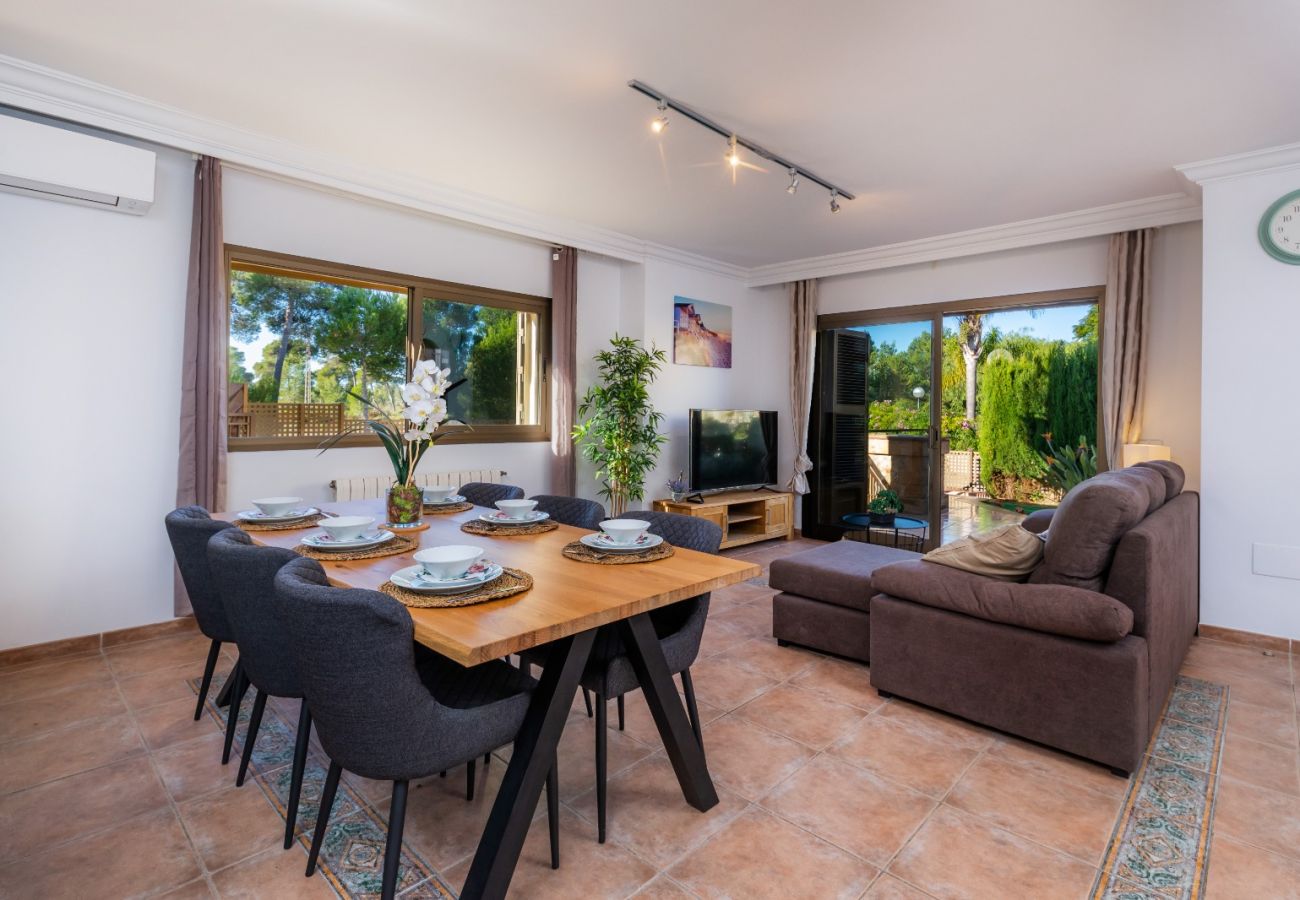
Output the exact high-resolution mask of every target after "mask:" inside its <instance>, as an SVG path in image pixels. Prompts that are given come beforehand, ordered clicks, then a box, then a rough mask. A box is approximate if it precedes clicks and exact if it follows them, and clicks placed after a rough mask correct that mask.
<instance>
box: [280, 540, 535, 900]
mask: <svg viewBox="0 0 1300 900" xmlns="http://www.w3.org/2000/svg"><path fill="white" fill-rule="evenodd" d="M275 604H276V609H277V611H278V613H279V616H280V621H281V622H282V623H283V625H284V627H285V630H286V631H287V632H288V634H289V637H290V642H289V643H290V647H291V648H292V654H293V658H294V662H295V664H296V666H297V670H298V676H299V678H300V679H301V681H302V688H303V693H304V694H305V695H306V697H307V707H308V709H310V710H311V716H312V721H313V722H315V724H316V734H317V737H318V738H319V739H320V745H321V747H322V749H323V750H324V751H325V753H326V755H327V756H328V757H329V760H330V765H329V772H328V774H327V775H326V778H325V787H324V791H323V792H322V795H321V801H320V813H319V814H318V815H317V818H316V831H315V835H314V836H313V838H312V843H311V852H310V854H309V855H308V858H307V874H308V875H311V874H312V873H313V872H314V871H315V870H316V860H317V858H318V857H319V855H320V848H321V843H322V841H323V840H324V837H325V832H326V829H327V828H328V825H329V815H330V809H331V807H332V806H333V804H334V795H335V792H336V791H337V789H338V783H339V776H340V775H341V773H342V771H343V770H344V769H347V770H348V771H349V772H353V773H355V774H357V775H360V776H362V777H364V778H373V779H377V780H381V781H392V782H393V799H392V803H391V805H390V808H389V815H388V840H387V842H386V846H385V854H384V871H383V887H382V891H383V893H382V896H383V897H385V898H389V897H392V896H393V891H394V888H395V885H396V883H397V874H398V872H397V870H398V862H399V860H400V858H401V850H402V827H403V824H404V822H405V819H406V795H407V784H408V782H409V781H410V779H412V778H423V777H425V776H428V775H432V774H434V773H436V772H439V771H445V770H447V769H450V768H452V767H454V766H458V765H460V764H462V763H468V762H469V761H470V760H473V759H476V758H477V757H479V756H481V755H483V754H484V753H488V752H490V751H492V750H493V749H495V748H497V747H500V746H502V745H504V744H507V743H510V742H512V741H513V740H514V739H515V736H516V735H517V734H518V733H519V729H520V727H521V726H522V725H523V722H524V716H525V714H526V712H527V710H528V704H529V701H530V699H531V694H532V691H533V690H534V689H535V688H536V686H537V682H535V681H534V680H533V679H532V678H530V677H528V676H527V675H526V674H524V673H523V672H521V671H519V670H518V669H516V668H514V667H513V666H511V665H510V664H509V663H506V662H502V661H500V660H493V661H492V662H488V663H484V664H482V665H478V666H474V667H473V668H469V669H467V668H464V667H463V666H460V665H458V664H456V663H455V662H453V661H451V660H449V659H446V658H445V657H442V656H439V655H438V654H436V653H433V652H432V651H429V650H427V649H426V648H424V647H420V646H418V645H416V644H415V643H414V626H413V624H412V622H411V616H410V613H408V612H407V611H406V608H405V607H404V606H402V604H400V603H399V602H397V601H396V600H394V599H393V598H391V597H389V596H387V595H386V594H382V593H380V592H378V591H369V590H362V589H357V588H336V587H331V586H330V585H329V581H328V579H327V578H326V576H325V570H324V569H323V568H321V566H320V564H319V563H317V562H316V561H315V560H310V559H305V558H304V559H297V560H294V561H292V562H290V563H289V564H287V565H286V566H284V568H282V569H281V570H280V572H279V574H277V575H276V577H275ZM558 787H559V785H558V779H557V776H556V769H555V766H554V764H552V766H551V771H550V773H549V774H548V775H547V779H546V801H547V802H546V808H547V818H548V821H549V824H550V832H551V866H552V868H555V867H558V866H559V790H558Z"/></svg>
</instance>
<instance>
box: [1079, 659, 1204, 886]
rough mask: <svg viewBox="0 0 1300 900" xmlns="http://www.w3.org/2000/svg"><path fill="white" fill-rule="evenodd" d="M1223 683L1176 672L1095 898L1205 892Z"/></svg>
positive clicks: (1113, 836)
mask: <svg viewBox="0 0 1300 900" xmlns="http://www.w3.org/2000/svg"><path fill="white" fill-rule="evenodd" d="M1227 717H1228V687H1227V685H1222V684H1215V683H1213V682H1209V681H1200V680H1198V679H1195V678H1186V677H1183V676H1179V678H1178V681H1177V682H1176V683H1175V685H1174V690H1173V693H1172V694H1171V695H1170V697H1169V702H1168V703H1167V704H1166V706H1165V710H1164V713H1163V715H1162V716H1161V720H1160V727H1159V728H1157V729H1156V733H1155V736H1154V737H1152V739H1151V744H1150V745H1149V746H1148V747H1147V753H1146V756H1145V757H1144V758H1143V760H1142V766H1141V768H1140V769H1138V772H1137V774H1136V776H1135V777H1134V778H1133V783H1132V784H1131V785H1129V791H1128V796H1127V797H1126V798H1125V800H1124V808H1123V811H1122V812H1121V813H1120V817H1119V822H1118V823H1117V824H1116V826H1115V832H1114V834H1113V835H1112V836H1111V839H1110V846H1109V847H1108V848H1107V849H1106V858H1105V861H1104V862H1103V864H1102V868H1101V873H1100V874H1099V875H1098V877H1097V883H1096V885H1095V886H1094V887H1093V891H1092V897H1093V900H1103V898H1104V900H1147V898H1152V900H1154V898H1177V900H1192V898H1199V897H1203V896H1204V894H1205V875H1206V872H1207V871H1208V869H1209V861H1210V835H1211V826H1212V823H1213V820H1214V798H1215V794H1216V792H1217V791H1218V785H1219V762H1220V760H1221V759H1222V757H1223V735H1224V725H1225V724H1226V722H1227Z"/></svg>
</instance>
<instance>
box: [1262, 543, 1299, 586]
mask: <svg viewBox="0 0 1300 900" xmlns="http://www.w3.org/2000/svg"><path fill="white" fill-rule="evenodd" d="M1250 570H1251V571H1252V572H1254V573H1255V574H1256V575H1271V576H1273V577H1274V578H1294V579H1296V580H1297V581H1300V547H1287V546H1284V545H1282V544H1252V545H1251V555H1250Z"/></svg>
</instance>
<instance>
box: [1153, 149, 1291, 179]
mask: <svg viewBox="0 0 1300 900" xmlns="http://www.w3.org/2000/svg"><path fill="white" fill-rule="evenodd" d="M1287 169H1300V144H1283V145H1282V146H1279V147H1266V148H1264V149H1262V150H1251V151H1248V152H1246V153H1234V154H1232V155H1231V156H1220V157H1216V158H1215V159H1206V160H1202V161H1201V162H1194V163H1186V164H1185V165H1181V166H1174V170H1175V171H1177V172H1178V174H1179V175H1181V176H1182V177H1183V178H1186V179H1187V180H1188V181H1189V182H1190V183H1192V184H1194V185H1197V186H1198V187H1199V186H1200V185H1204V184H1211V183H1213V182H1216V181H1229V180H1231V179H1233V178H1243V177H1247V176H1250V175H1263V174H1265V173H1268V172H1281V171H1285V170H1287Z"/></svg>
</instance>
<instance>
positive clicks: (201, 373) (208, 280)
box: [175, 156, 229, 616]
mask: <svg viewBox="0 0 1300 900" xmlns="http://www.w3.org/2000/svg"><path fill="white" fill-rule="evenodd" d="M228 315H229V310H228V309H227V307H226V273H225V271H224V259H223V247H222V236H221V161H220V160H217V159H213V158H212V157H210V156H204V157H202V158H200V159H199V160H198V162H197V163H196V164H195V166H194V217H193V224H192V225H191V230H190V276H189V284H188V287H187V288H186V292H185V337H184V357H183V361H182V366H181V422H180V425H181V436H180V462H179V465H178V468H177V473H176V474H177V478H176V505H177V506H188V505H190V504H194V503H197V504H198V505H199V506H202V507H205V508H206V509H208V510H212V511H215V510H219V509H223V508H224V507H225V505H226V364H227V350H226V345H227V341H228V334H227V330H228V329H227V316H228ZM175 596H176V599H175V607H176V615H178V616H181V615H186V614H187V613H189V611H190V601H189V597H188V596H186V594H185V588H184V586H183V585H182V584H181V581H180V577H179V574H178V575H177V578H176V595H175Z"/></svg>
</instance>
